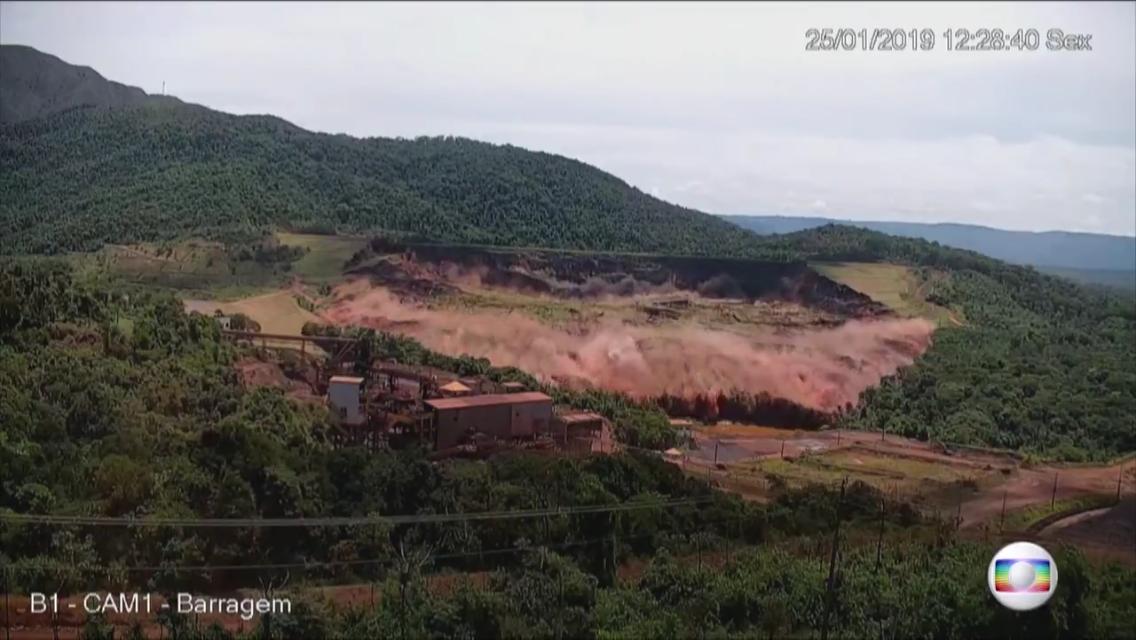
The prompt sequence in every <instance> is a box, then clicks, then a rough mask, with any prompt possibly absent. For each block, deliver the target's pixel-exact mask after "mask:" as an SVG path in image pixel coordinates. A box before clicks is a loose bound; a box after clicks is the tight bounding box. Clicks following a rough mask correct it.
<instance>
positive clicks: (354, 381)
mask: <svg viewBox="0 0 1136 640" xmlns="http://www.w3.org/2000/svg"><path fill="white" fill-rule="evenodd" d="M328 382H330V383H331V384H335V383H337V382H342V383H343V384H363V379H362V378H356V377H355V376H331V379H330V380H328Z"/></svg>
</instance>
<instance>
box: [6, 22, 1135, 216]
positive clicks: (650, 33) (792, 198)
mask: <svg viewBox="0 0 1136 640" xmlns="http://www.w3.org/2000/svg"><path fill="white" fill-rule="evenodd" d="M1134 7H1136V4H1133V3H1118V4H1090V3H1069V4H1062V3H1039V4H1017V3H1015V4H1005V5H990V4H979V3H958V4H942V5H928V4H923V3H918V4H916V3H912V4H911V5H904V4H899V3H890V2H889V3H883V4H846V3H840V4H823V3H817V4H807V3H796V2H794V3H788V4H783V5H782V4H751V5H747V4H740V3H727V4H718V5H714V4H699V5H684V4H677V3H665V4H655V5H649V4H641V3H628V4H614V5H595V4H590V5H575V4H546V3H541V4H532V5H527V4H495V5H494V4H472V3H459V4H425V3H422V4H419V3H411V4H381V5H380V4H363V3H343V4H324V5H307V4H301V3H291V2H289V3H280V4H269V3H253V4H230V3H220V2H218V3H202V4H177V3H164V2H163V3H127V4H98V3H85V2H84V3H77V4H47V3H26V4H25V3H0V42H3V43H5V44H26V45H30V46H33V47H36V48H38V49H40V50H42V51H46V52H48V53H52V54H54V55H57V56H59V57H60V58H62V59H64V60H65V61H67V62H71V63H74V64H83V65H88V66H91V67H93V68H94V69H96V70H97V71H99V72H100V73H102V74H103V75H104V76H106V77H108V78H110V79H113V80H117V81H119V82H124V83H126V84H131V85H137V86H140V87H142V88H143V89H145V90H147V91H149V92H158V91H160V90H161V87H162V82H163V81H165V82H166V87H167V92H168V93H172V94H174V95H177V96H178V97H180V98H182V99H183V100H187V101H190V102H197V103H201V104H204V105H207V106H209V107H213V108H216V109H220V110H223V111H229V112H233V113H242V114H243V113H271V114H275V115H278V116H281V117H283V118H285V119H287V120H290V121H292V122H294V123H296V124H298V125H300V126H303V127H305V128H308V129H313V130H318V131H327V132H334V133H348V134H351V135H355V136H404V137H414V136H418V135H439V134H452V135H461V136H468V137H473V138H478V139H482V140H489V141H493V142H507V143H512V144H516V145H519V146H523V147H526V148H529V149H536V150H543V151H550V152H554V153H560V154H564V155H567V156H571V157H574V158H578V159H580V160H583V161H585V162H588V163H591V164H594V165H597V166H599V167H600V168H602V169H605V170H607V171H610V172H612V173H614V174H616V175H618V176H619V177H621V178H623V179H624V180H626V181H628V182H630V183H631V184H634V185H635V186H637V187H639V188H641V189H643V190H644V191H648V192H651V193H653V194H655V195H657V196H659V197H661V198H664V199H666V200H669V201H672V202H676V203H679V204H682V205H686V206H690V207H695V208H698V209H701V210H704V211H708V212H711V213H735V214H784V215H823V216H830V217H836V218H846V219H862V220H908V221H921V222H966V223H976V224H984V225H988V226H995V227H1002V228H1007V229H1028V230H1049V229H1066V230H1076V231H1094V232H1105V233H1119V234H1125V235H1136V10H1134ZM876 26H887V27H901V28H907V29H910V28H912V27H917V28H923V27H929V28H932V29H934V31H935V33H936V43H935V48H934V50H933V51H905V52H879V51H877V52H871V51H854V52H847V51H839V52H806V51H805V50H804V45H805V30H806V29H808V28H810V27H819V28H824V27H832V28H840V27H851V28H854V29H857V30H858V29H860V28H865V27H866V28H868V29H869V30H871V29H872V28H873V27H876ZM962 27H968V28H971V29H977V28H979V27H991V28H993V27H997V28H1002V29H1005V30H1007V31H1013V30H1016V29H1017V28H1019V27H1020V28H1031V27H1032V28H1036V29H1038V30H1039V31H1040V33H1041V39H1042V46H1041V49H1040V50H1038V51H1033V52H960V51H950V52H948V51H947V50H946V49H947V47H946V42H945V40H944V37H943V31H944V30H946V29H948V28H951V29H955V28H962ZM1051 28H1060V29H1063V30H1064V31H1066V32H1070V33H1085V34H1092V39H1091V43H1092V47H1093V50H1092V51H1087V52H1086V51H1082V52H1067V51H1062V52H1054V51H1048V50H1046V47H1045V44H1044V43H1045V39H1046V32H1047V30H1049V29H1051Z"/></svg>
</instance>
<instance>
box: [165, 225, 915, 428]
mask: <svg viewBox="0 0 1136 640" xmlns="http://www.w3.org/2000/svg"><path fill="white" fill-rule="evenodd" d="M187 308H188V309H190V310H195V311H199V312H203V313H210V312H213V311H214V310H222V311H225V312H227V313H237V312H239V313H244V314H246V315H248V316H249V317H251V318H252V319H253V320H255V321H256V322H257V323H259V324H260V325H261V327H262V330H263V331H265V332H267V333H299V332H300V330H301V329H302V325H303V324H304V323H322V324H330V325H339V326H343V327H347V326H361V327H369V328H374V329H378V330H383V331H388V332H393V333H400V334H404V335H407V336H410V337H413V338H415V339H417V340H418V341H420V342H421V343H423V344H424V345H425V346H426V347H428V348H430V349H432V350H435V351H439V352H442V353H445V354H449V355H454V356H457V355H462V354H468V355H472V356H475V357H483V358H488V359H489V360H490V361H491V362H492V363H493V364H494V365H496V366H515V367H518V368H520V369H522V370H524V371H526V372H529V373H531V374H533V375H535V376H537V377H538V378H539V379H541V380H543V381H546V382H551V383H555V384H557V385H562V386H565V387H569V388H576V389H587V388H598V389H606V390H610V391H618V392H622V393H626V394H628V395H630V396H632V397H636V398H640V399H650V400H654V401H657V402H658V403H659V404H660V405H661V406H663V407H664V408H665V409H666V410H667V411H668V413H670V414H671V415H673V416H676V417H693V418H697V419H700V420H711V421H713V420H716V419H718V418H729V419H735V420H748V421H754V422H760V423H764V424H772V425H778V426H788V427H810V428H816V427H820V426H822V425H824V424H826V423H827V422H828V421H829V418H830V417H831V416H832V415H833V414H835V413H838V412H840V411H843V410H846V409H848V408H850V407H851V406H852V405H854V404H855V403H856V401H857V398H858V396H859V395H860V393H861V392H862V391H864V390H865V389H867V388H869V387H870V386H872V385H875V384H877V383H878V381H879V380H880V379H881V378H882V377H884V376H887V375H890V374H892V373H894V372H895V371H896V370H898V369H899V368H900V367H903V366H905V365H908V364H911V362H913V360H914V359H915V358H917V357H918V356H919V355H920V354H921V353H922V352H923V351H924V350H926V348H927V347H928V345H929V343H930V340H931V334H932V331H933V329H934V324H933V323H932V322H931V321H929V320H928V319H925V318H920V317H903V316H901V315H900V314H897V313H896V312H895V311H894V310H892V309H890V308H888V307H887V306H885V305H883V304H880V303H878V302H876V301H874V300H872V299H871V298H870V297H868V296H867V295H864V294H863V293H860V292H858V291H856V290H854V289H852V288H850V287H848V286H846V285H844V284H841V283H839V282H836V281H834V280H833V279H830V278H829V277H826V276H824V275H821V274H819V273H818V272H817V271H816V270H814V269H812V268H810V267H809V266H808V265H806V264H803V263H789V264H785V263H771V262H770V263H766V262H757V261H751V260H724V259H708V258H686V257H663V256H638V255H614V254H585V253H566V252H553V251H541V250H526V251H511V250H498V249H486V248H478V247H457V246H444V245H398V244H394V243H390V242H384V241H373V242H370V243H368V244H365V245H363V246H362V247H361V248H360V249H359V250H358V251H356V252H355V253H354V254H353V255H352V256H351V257H350V258H348V259H347V260H346V261H345V262H344V264H343V267H342V276H341V278H339V279H337V280H336V281H333V282H330V283H327V282H325V283H324V285H323V286H322V287H314V286H310V285H308V284H305V281H304V279H303V278H302V277H301V276H299V275H298V276H297V277H296V278H295V279H294V280H293V282H292V284H291V286H290V288H288V289H286V290H281V291H276V292H270V293H268V294H260V295H258V296H250V297H246V298H243V299H239V300H236V301H228V302H223V303H222V302H218V301H215V300H208V299H206V300H202V299H192V300H189V301H187Z"/></svg>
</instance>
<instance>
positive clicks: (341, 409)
mask: <svg viewBox="0 0 1136 640" xmlns="http://www.w3.org/2000/svg"><path fill="white" fill-rule="evenodd" d="M362 387H363V379H362V378H356V377H353V376H332V377H331V380H328V383H327V403H328V404H329V405H331V412H332V413H333V414H334V415H335V417H336V419H338V420H339V423H340V424H349V425H360V424H363V423H364V422H365V421H366V419H367V416H366V415H364V414H363V411H362V409H361V408H360V406H359V397H360V392H361V390H362Z"/></svg>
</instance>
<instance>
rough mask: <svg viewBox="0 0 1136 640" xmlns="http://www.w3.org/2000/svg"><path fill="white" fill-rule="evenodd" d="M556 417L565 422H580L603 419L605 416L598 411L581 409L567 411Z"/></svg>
mask: <svg viewBox="0 0 1136 640" xmlns="http://www.w3.org/2000/svg"><path fill="white" fill-rule="evenodd" d="M556 419H557V420H560V421H561V422H563V423H564V424H576V423H578V422H595V421H597V420H603V416H601V415H599V414H596V413H588V412H587V411H581V412H578V413H565V414H563V415H559V416H556Z"/></svg>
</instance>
